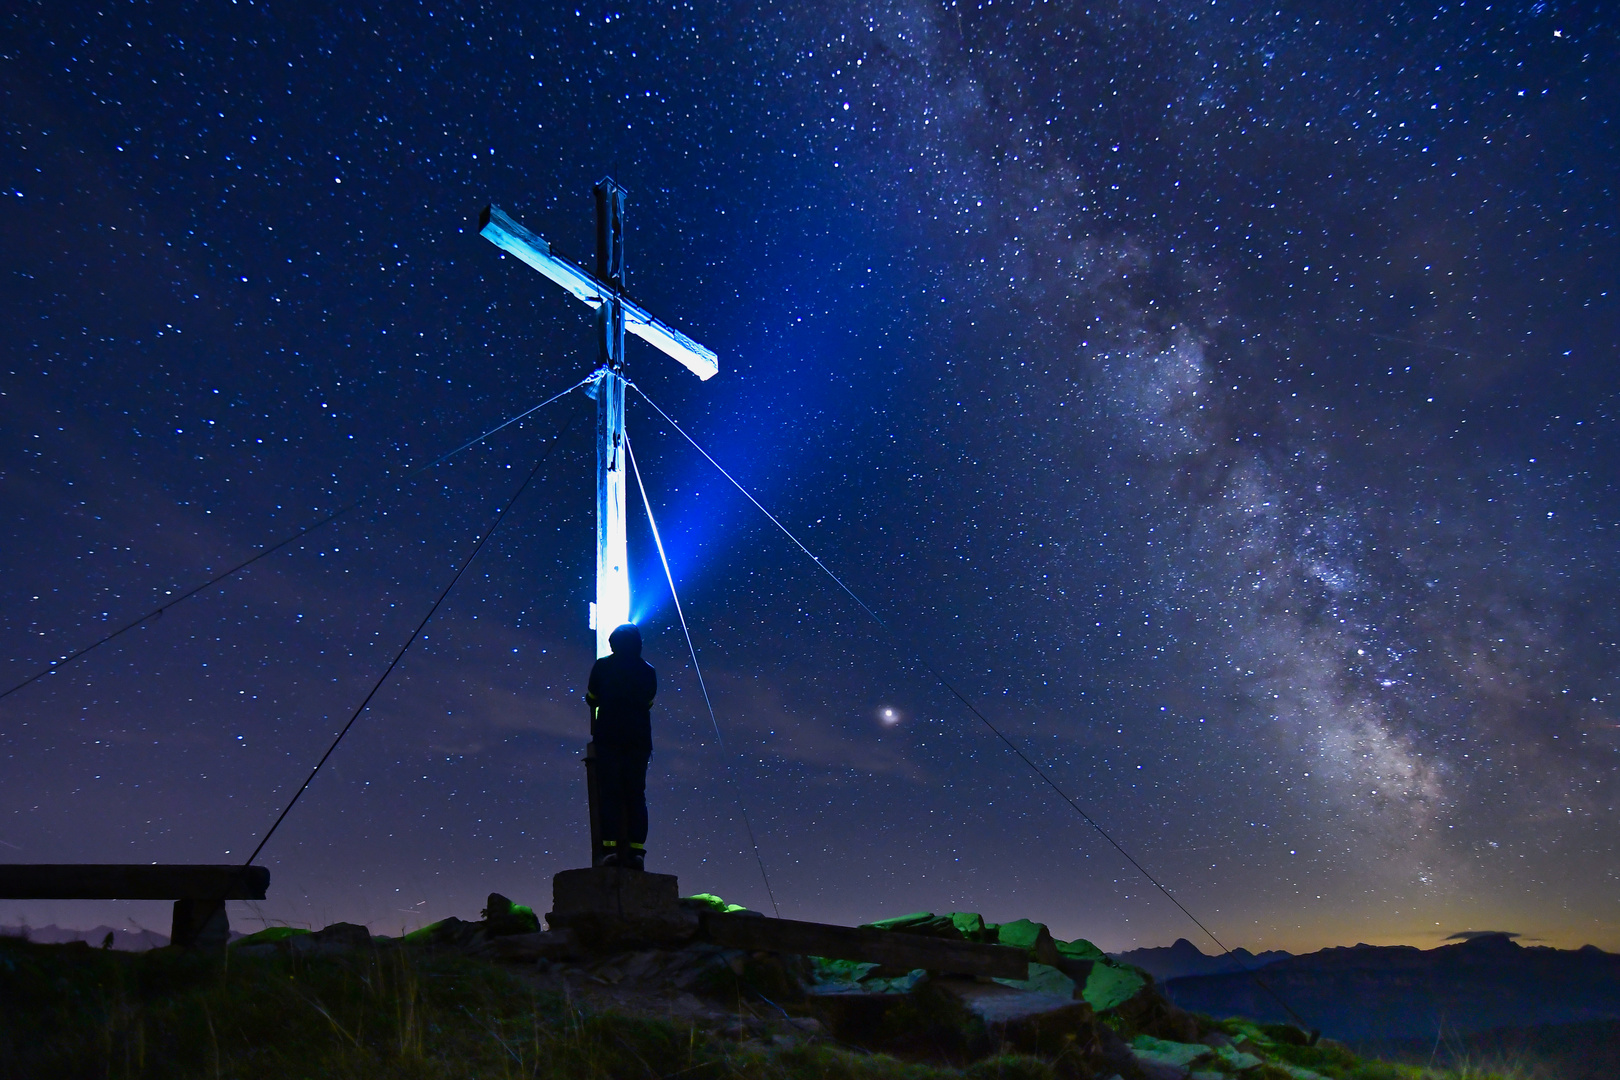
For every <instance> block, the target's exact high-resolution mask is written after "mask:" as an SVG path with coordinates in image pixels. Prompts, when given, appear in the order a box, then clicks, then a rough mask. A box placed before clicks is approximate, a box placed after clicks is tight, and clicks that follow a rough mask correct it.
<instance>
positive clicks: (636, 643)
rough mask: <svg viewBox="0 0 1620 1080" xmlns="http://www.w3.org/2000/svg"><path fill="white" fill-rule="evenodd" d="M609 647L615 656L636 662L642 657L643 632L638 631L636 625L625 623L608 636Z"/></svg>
mask: <svg viewBox="0 0 1620 1080" xmlns="http://www.w3.org/2000/svg"><path fill="white" fill-rule="evenodd" d="M608 647H609V648H611V649H612V650H613V655H614V656H625V657H629V658H630V659H632V660H635V659H637V658H639V657H640V656H641V631H640V630H638V629H636V624H635V623H625V624H624V625H623V626H621V627H619V628H618V629H617V630H615V631H613V633H611V634H609V635H608Z"/></svg>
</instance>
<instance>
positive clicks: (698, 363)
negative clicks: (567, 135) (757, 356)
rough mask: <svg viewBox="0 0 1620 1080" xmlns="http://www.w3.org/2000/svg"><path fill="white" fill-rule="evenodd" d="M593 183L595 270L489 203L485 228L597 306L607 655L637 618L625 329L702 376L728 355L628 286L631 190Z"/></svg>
mask: <svg viewBox="0 0 1620 1080" xmlns="http://www.w3.org/2000/svg"><path fill="white" fill-rule="evenodd" d="M593 190H594V192H595V195H596V273H594V274H592V273H590V272H589V271H587V270H586V269H585V268H584V267H582V266H580V265H579V264H578V263H576V262H574V261H573V260H571V259H568V258H566V257H564V256H562V255H559V254H557V253H556V252H554V251H552V250H551V245H550V244H548V243H546V241H545V238H544V237H542V236H540V235H539V234H537V233H532V232H530V231H529V230H528V229H525V228H524V227H523V226H522V225H520V224H518V223H517V222H516V221H514V220H513V219H512V218H511V217H509V216H507V215H506V214H505V213H503V212H502V211H501V210H500V208H499V207H496V206H486V207H484V212H483V213H482V214H480V215H479V218H478V233H479V235H480V236H482V237H484V239H486V240H488V241H489V242H490V243H492V244H494V245H495V246H496V247H498V248H500V249H501V250H502V251H505V252H507V253H508V254H510V255H513V256H516V257H517V258H519V259H521V260H522V261H523V262H525V263H528V264H529V266H531V267H533V268H534V269H536V270H538V271H540V273H542V274H544V275H545V276H546V277H548V278H550V279H551V280H552V281H553V282H555V283H556V284H558V285H561V286H562V287H563V288H564V289H565V290H566V291H568V292H569V293H571V294H572V295H573V296H574V298H575V299H577V300H580V301H583V302H584V303H586V304H588V305H589V306H590V307H591V308H592V309H594V310H595V312H596V326H597V354H598V356H597V358H598V364H599V367H598V369H597V379H596V382H595V383H594V384H593V387H592V390H593V392H592V395H591V396H592V397H593V398H595V399H596V602H595V603H594V604H592V605H591V628H592V629H593V630H595V631H596V655H597V656H606V655H607V654H608V652H609V651H610V650H609V648H608V635H609V634H611V633H612V632H613V629H614V627H616V626H618V625H620V624H621V623H626V622H629V621H630V565H629V559H628V556H627V551H626V546H625V529H624V522H625V518H624V391H625V359H624V335H625V331H629V332H630V333H632V334H634V335H635V336H636V337H639V338H640V339H641V340H643V341H645V342H647V343H648V344H649V345H652V346H653V347H654V348H656V349H658V350H659V351H660V352H663V353H665V354H666V355H668V356H672V357H674V358H675V359H676V360H679V361H680V362H681V363H682V364H684V365H685V366H686V368H687V369H688V370H689V371H691V372H692V373H693V374H694V375H696V376H697V377H698V378H700V379H704V380H707V379H710V378H712V377H713V376H714V375H715V373H716V372H718V371H719V370H720V362H719V358H718V357H717V356H716V355H715V353H714V351H713V350H712V349H708V348H705V347H704V346H702V345H699V344H698V343H697V342H695V341H693V340H692V339H691V338H689V337H687V336H686V335H685V334H683V333H681V332H680V331H679V330H677V329H675V328H674V327H672V326H670V325H669V324H668V323H666V322H664V321H663V320H661V319H658V318H655V317H654V316H653V315H652V313H651V312H649V311H648V310H647V309H646V308H645V307H643V306H642V305H641V304H639V303H637V302H636V301H635V300H633V299H631V298H630V296H629V295H628V294H627V293H626V292H625V281H626V280H627V278H628V274H627V272H626V269H625V258H624V196H625V190H624V188H622V187H620V186H619V185H618V183H616V182H615V181H614V180H612V179H605V180H602V181H600V182H599V183H597V185H596V186H595V188H594V189H593Z"/></svg>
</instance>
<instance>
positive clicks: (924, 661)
mask: <svg viewBox="0 0 1620 1080" xmlns="http://www.w3.org/2000/svg"><path fill="white" fill-rule="evenodd" d="M627 381H628V380H627ZM629 386H630V388H631V389H633V390H634V391H635V392H636V393H637V394H640V395H641V399H642V400H643V401H645V402H646V403H647V404H648V405H651V406H652V407H653V409H655V410H656V411H657V413H658V415H659V416H662V417H663V418H664V419H665V420H666V421H668V422H669V426H670V427H672V428H674V429H675V430H676V431H677V432H679V433H680V436H681V438H683V439H685V440H686V441H687V442H688V443H690V444H691V446H692V448H693V449H694V450H696V451H697V452H698V453H699V454H702V455H703V457H704V458H706V459H707V460H708V462H709V464H711V465H713V466H714V467H715V468H716V469H718V470H719V472H720V475H721V476H724V477H725V478H726V479H727V480H729V481H731V484H732V486H733V487H735V488H736V489H737V490H738V491H740V492H742V494H743V496H744V497H745V498H747V500H748V501H749V502H751V503H753V504H754V505H755V506H756V507H758V508H759V511H760V512H761V513H762V514H764V515H765V516H766V517H767V518H769V519H770V521H771V524H773V525H775V526H776V527H777V528H778V529H780V530H781V531H782V534H783V535H784V536H786V537H787V538H788V539H789V540H791V541H793V543H794V545H795V546H796V547H797V548H798V549H799V550H800V551H802V552H804V553H805V554H806V555H807V556H809V558H810V560H811V561H812V562H814V563H815V564H816V565H817V566H818V567H820V568H821V570H822V572H823V573H825V574H826V575H827V576H828V577H829V578H831V579H832V580H833V582H834V583H835V584H836V585H837V586H838V587H839V588H840V589H842V590H843V591H844V592H845V593H846V594H847V595H848V596H849V597H850V598H851V599H852V600H854V601H855V603H856V604H858V605H860V608H861V610H862V611H864V612H866V613H867V614H868V615H869V616H871V618H872V620H873V621H874V622H876V623H877V624H878V626H879V627H881V628H882V629H883V630H884V631H886V632H887V633H888V636H887V637H886V638H885V639H884V640H885V641H886V642H887V644H889V646H890V647H891V648H894V649H895V650H896V651H897V652H901V654H902V655H905V654H904V650H903V649H902V648H901V647H900V646H899V645H898V644H896V643H895V641H894V638H893V632H892V631H890V628H889V624H888V623H887V622H886V621H885V620H884V619H883V617H882V616H880V615H879V614H878V613H877V612H875V611H873V610H872V609H871V607H869V606H868V605H867V603H866V602H865V601H864V600H862V599H861V598H860V597H859V596H856V595H855V592H854V590H852V589H851V588H850V587H849V586H848V585H846V584H844V582H843V580H842V579H841V578H840V577H839V576H838V575H837V574H835V573H833V571H832V570H831V569H830V568H829V567H828V566H827V564H826V563H824V562H822V561H821V560H820V559H818V558H816V556H815V554H814V553H813V552H811V550H810V549H809V548H807V547H805V546H804V544H803V543H801V542H800V540H799V538H798V537H797V536H794V535H793V533H791V532H790V531H788V527H787V526H786V525H783V524H782V522H781V521H779V520H778V519H777V517H776V515H775V514H772V513H771V512H770V511H769V510H767V509H765V507H764V506H763V505H761V504H760V501H759V500H758V499H756V498H754V496H753V495H752V494H751V493H750V492H749V491H748V489H747V488H745V487H743V486H742V484H740V483H738V482H737V479H736V478H735V477H734V476H732V475H731V474H730V473H729V472H727V471H726V470H725V468H724V467H723V466H721V464H720V463H719V462H718V461H715V460H714V458H713V457H711V456H710V455H709V452H708V451H707V450H705V449H703V447H702V446H699V445H698V442H697V440H696V439H694V438H692V436H690V435H688V434H687V433H686V429H685V428H683V427H681V426H680V425H679V424H677V423H676V422H675V420H674V419H673V418H672V417H671V416H670V415H669V414H668V413H666V412H665V411H664V410H663V409H661V408H659V406H658V403H657V402H655V401H653V399H652V398H650V397H648V396H647V393H646V391H644V390H642V389H641V387H639V386H637V385H636V384H635V383H633V382H631V383H629ZM910 659H912V660H914V661H915V662H917V663H919V664H921V665H922V666H923V667H924V668H926V669H927V670H928V672H929V674H931V675H933V677H934V678H935V679H936V680H938V682H939V684H940V685H941V686H943V687H944V688H945V689H946V690H948V691H950V693H951V695H952V696H953V697H955V698H956V700H957V701H959V702H961V703H962V705H963V707H964V708H966V709H967V710H968V712H970V713H972V714H973V715H974V716H975V717H977V718H978V720H979V722H980V723H982V724H983V725H984V726H985V727H986V728H989V729H990V731H991V733H992V734H994V735H995V737H996V738H997V739H1000V740H1001V742H1002V744H1003V745H1005V746H1006V747H1007V749H1008V750H1011V751H1012V752H1013V754H1014V755H1015V756H1016V757H1017V758H1018V760H1020V761H1022V762H1023V763H1024V764H1025V765H1026V766H1028V767H1029V769H1030V771H1031V772H1033V773H1034V774H1035V775H1036V776H1038V777H1040V779H1041V781H1042V782H1043V783H1045V784H1046V786H1047V787H1049V788H1051V789H1052V791H1053V792H1054V793H1055V794H1056V795H1057V796H1058V798H1060V799H1062V800H1063V801H1064V802H1065V803H1068V805H1069V807H1070V809H1072V810H1073V811H1074V812H1075V813H1076V814H1079V815H1080V819H1081V820H1082V821H1084V822H1085V823H1086V824H1087V825H1089V826H1091V828H1092V830H1093V831H1095V832H1096V833H1097V835H1098V836H1100V837H1102V838H1103V839H1104V840H1106V841H1107V842H1108V844H1109V845H1110V846H1111V847H1112V848H1113V849H1114V850H1115V851H1117V852H1118V853H1119V854H1120V856H1121V857H1122V858H1123V859H1124V860H1125V861H1126V862H1128V863H1130V864H1131V866H1133V867H1134V868H1135V869H1136V872H1137V873H1139V874H1141V875H1142V877H1144V878H1146V879H1147V881H1148V882H1149V883H1150V884H1152V886H1153V887H1154V888H1156V889H1158V890H1159V892H1161V893H1163V894H1164V896H1165V899H1167V900H1169V901H1170V902H1171V903H1172V904H1174V905H1175V906H1176V907H1177V909H1179V910H1180V911H1181V913H1182V914H1183V915H1185V916H1187V918H1188V919H1189V920H1191V921H1192V924H1193V925H1194V926H1196V927H1198V929H1199V930H1201V931H1203V932H1204V935H1205V936H1206V937H1208V938H1209V940H1211V941H1213V942H1214V943H1215V945H1216V947H1217V948H1219V949H1220V950H1221V955H1222V956H1223V957H1224V956H1229V955H1231V953H1232V950H1231V949H1230V948H1228V947H1227V946H1226V945H1225V944H1224V943H1223V942H1222V941H1221V939H1220V938H1218V937H1216V936H1215V932H1214V931H1212V930H1211V929H1210V928H1209V927H1207V926H1205V925H1204V923H1203V922H1202V921H1201V920H1200V919H1199V918H1198V916H1196V915H1194V914H1193V913H1192V912H1191V911H1190V910H1188V908H1187V905H1185V904H1183V903H1182V902H1181V901H1180V900H1179V899H1177V898H1176V895H1175V894H1174V893H1172V892H1171V891H1170V890H1169V888H1167V887H1166V886H1165V885H1164V884H1163V883H1161V882H1160V881H1159V879H1158V878H1156V877H1154V876H1153V875H1152V874H1151V873H1150V872H1149V871H1148V869H1147V867H1145V866H1143V865H1142V864H1141V863H1140V862H1138V861H1137V860H1136V858H1135V857H1134V856H1133V855H1131V853H1130V852H1129V851H1126V850H1125V848H1124V847H1123V846H1122V845H1121V844H1120V842H1119V841H1118V840H1115V839H1114V838H1113V837H1112V836H1110V835H1109V834H1108V831H1107V830H1105V829H1104V828H1103V827H1102V826H1101V825H1099V824H1097V821H1096V820H1095V819H1094V818H1093V817H1092V816H1091V815H1090V814H1088V813H1086V811H1085V809H1084V808H1082V807H1081V805H1080V804H1079V803H1078V802H1076V801H1075V800H1074V799H1073V798H1072V797H1070V795H1069V793H1068V792H1066V791H1064V790H1063V788H1061V787H1060V786H1058V783H1057V781H1055V780H1053V779H1052V777H1051V776H1050V775H1049V774H1048V773H1047V771H1046V770H1045V769H1043V768H1041V766H1039V765H1038V764H1036V763H1035V761H1034V760H1033V759H1032V758H1031V757H1030V756H1029V755H1028V754H1026V753H1024V751H1023V750H1022V749H1021V748H1019V746H1018V744H1017V743H1015V742H1013V741H1012V739H1010V738H1008V737H1007V735H1006V734H1005V733H1003V732H1002V730H1001V729H1000V728H999V727H997V726H996V725H995V724H994V723H992V722H991V720H990V718H989V717H987V716H985V715H984V713H982V712H980V711H979V709H978V708H977V707H976V706H975V705H974V704H973V702H972V701H971V700H969V699H968V697H967V695H965V694H963V693H962V691H960V690H958V689H957V688H956V687H955V686H954V685H953V684H952V683H951V681H950V680H949V679H947V678H946V677H945V676H944V674H943V673H942V672H941V671H940V670H939V669H938V668H936V667H935V666H934V665H933V664H932V663H930V662H929V660H928V658H927V657H925V656H923V655H922V654H920V653H918V654H915V655H913V656H911V657H910ZM1244 970H1245V971H1246V972H1248V975H1249V977H1250V978H1251V979H1253V980H1254V982H1255V984H1256V985H1257V986H1259V987H1260V988H1261V989H1262V990H1264V991H1265V992H1266V993H1268V994H1270V995H1271V996H1272V997H1273V998H1274V999H1276V1001H1277V1004H1279V1005H1281V1006H1282V1007H1283V1010H1284V1011H1285V1012H1287V1013H1288V1015H1289V1016H1291V1017H1293V1018H1294V1020H1295V1021H1296V1022H1298V1024H1299V1025H1300V1026H1301V1027H1302V1028H1304V1029H1305V1030H1307V1031H1314V1030H1315V1029H1314V1028H1312V1027H1311V1026H1310V1024H1309V1023H1307V1022H1306V1020H1305V1019H1304V1018H1303V1017H1301V1016H1300V1015H1299V1013H1297V1012H1295V1011H1294V1009H1293V1007H1292V1006H1290V1005H1289V1004H1288V1002H1287V1001H1284V1000H1283V998H1282V995H1280V994H1278V993H1277V991H1275V990H1273V989H1272V988H1271V987H1270V986H1268V985H1267V984H1266V983H1265V982H1264V981H1263V980H1262V979H1261V978H1260V977H1259V976H1258V975H1257V974H1255V972H1254V971H1253V970H1251V969H1249V968H1244Z"/></svg>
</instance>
